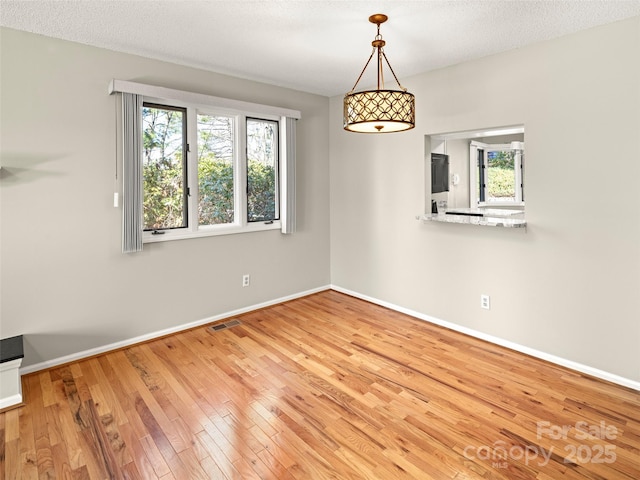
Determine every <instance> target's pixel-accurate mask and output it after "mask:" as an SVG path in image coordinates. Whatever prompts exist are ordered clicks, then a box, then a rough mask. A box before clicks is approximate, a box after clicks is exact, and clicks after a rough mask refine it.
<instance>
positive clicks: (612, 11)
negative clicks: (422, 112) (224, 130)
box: [0, 0, 640, 96]
mask: <svg viewBox="0 0 640 480" xmlns="http://www.w3.org/2000/svg"><path fill="white" fill-rule="evenodd" d="M373 13H385V14H387V15H388V16H389V21H388V22H387V23H386V24H384V25H383V26H382V36H383V37H384V39H385V40H386V42H387V45H386V48H385V51H386V53H387V56H388V58H389V60H390V61H391V65H392V66H393V68H394V70H395V71H396V73H397V74H398V76H399V77H400V79H402V78H405V77H407V76H410V75H413V74H416V73H421V72H425V71H428V70H433V69H436V68H440V67H444V66H447V65H454V64H457V63H460V62H464V61H467V60H471V59H475V58H479V57H483V56H487V55H491V54H494V53H498V52H501V51H506V50H511V49H515V48H519V47H522V46H525V45H528V44H531V43H535V42H539V41H543V40H546V39H550V38H555V37H559V36H562V35H566V34H569V33H572V32H575V31H578V30H583V29H586V28H590V27H593V26H596V25H601V24H605V23H611V22H614V21H617V20H621V19H624V18H628V17H633V16H637V15H640V0H620V1H618V0H607V1H590V0H570V1H565V0H532V1H528V0H509V1H505V0H501V1H489V0H423V1H400V0H392V1H390V0H386V1H375V0H370V1H347V0H345V1H335V0H333V1H327V0H321V1H318V0H270V1H247V0H230V1H228V0H208V1H192V0H154V1H144V0H135V1H125V0H118V1H111V0H89V1H63V0H58V1H41V0H27V1H11V0H0V25H2V26H5V27H9V28H14V29H18V30H25V31H29V32H34V33H39V34H42V35H46V36H50V37H55V38H61V39H65V40H71V41H74V42H80V43H84V44H88V45H94V46H98V47H103V48H107V49H111V50H116V51H121V52H127V53H133V54H137V55H142V56H145V57H151V58H156V59H161V60H166V61H170V62H174V63H179V64H183V65H189V66H193V67H198V68H202V69H206V70H211V71H216V72H220V73H227V74H230V75H234V76H238V77H243V78H248V79H253V80H258V81H262V82H267V83H271V84H276V85H281V86H285V87H290V88H294V89H297V90H303V91H307V92H312V93H318V94H322V95H330V96H331V95H337V94H344V93H345V92H347V91H348V90H350V89H351V87H352V86H353V83H354V82H355V80H356V78H357V76H358V74H359V73H360V70H361V69H362V67H363V66H364V63H365V61H366V60H367V58H368V56H369V54H370V53H371V40H373V38H374V36H375V26H374V25H373V24H371V23H369V22H368V20H367V19H368V17H369V15H371V14H373ZM370 70H371V78H369V77H365V79H364V80H363V81H362V83H361V84H360V86H368V85H370V84H372V83H374V78H373V69H370ZM368 72H369V70H368ZM390 79H391V77H390V76H389V75H388V76H387V82H388V81H389V80H390Z"/></svg>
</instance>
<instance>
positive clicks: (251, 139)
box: [247, 118, 280, 222]
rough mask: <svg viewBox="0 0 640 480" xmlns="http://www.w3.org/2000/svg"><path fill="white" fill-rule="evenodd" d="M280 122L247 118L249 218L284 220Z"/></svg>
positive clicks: (259, 220) (251, 219)
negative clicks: (280, 201) (280, 191)
mask: <svg viewBox="0 0 640 480" xmlns="http://www.w3.org/2000/svg"><path fill="white" fill-rule="evenodd" d="M278 183H279V182H278V122H274V121H269V120H260V119H257V118H248V119H247V219H248V221H249V222H264V221H266V222H270V221H273V220H278V219H279V218H280V207H279V205H278Z"/></svg>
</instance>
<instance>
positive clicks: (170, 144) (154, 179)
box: [142, 104, 187, 230]
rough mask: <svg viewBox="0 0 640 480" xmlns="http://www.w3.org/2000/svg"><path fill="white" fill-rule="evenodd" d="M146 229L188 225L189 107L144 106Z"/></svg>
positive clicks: (144, 202) (144, 207)
mask: <svg viewBox="0 0 640 480" xmlns="http://www.w3.org/2000/svg"><path fill="white" fill-rule="evenodd" d="M142 136H143V148H144V152H143V165H142V168H143V177H144V201H143V211H144V229H145V230H159V229H168V228H182V227H186V226H187V202H186V192H185V186H186V181H185V179H186V167H185V160H186V158H185V110H184V109H179V108H172V107H163V106H155V105H148V104H145V105H144V107H143V109H142Z"/></svg>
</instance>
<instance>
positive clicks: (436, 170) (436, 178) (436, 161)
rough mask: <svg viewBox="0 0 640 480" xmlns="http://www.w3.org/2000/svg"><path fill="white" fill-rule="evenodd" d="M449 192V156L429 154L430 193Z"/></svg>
mask: <svg viewBox="0 0 640 480" xmlns="http://www.w3.org/2000/svg"><path fill="white" fill-rule="evenodd" d="M448 191H449V155H445V154H444V153H432V154H431V193H441V192H448Z"/></svg>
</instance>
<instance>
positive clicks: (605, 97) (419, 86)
mask: <svg viewBox="0 0 640 480" xmlns="http://www.w3.org/2000/svg"><path fill="white" fill-rule="evenodd" d="M398 73H400V74H401V73H402V72H398ZM402 83H403V84H404V85H405V86H406V87H408V89H409V91H411V92H412V93H414V94H415V95H416V99H417V100H416V103H417V125H416V128H415V129H414V130H411V131H409V132H404V133H399V134H390V135H386V136H385V135H382V136H371V135H357V134H353V133H347V132H345V131H343V130H342V125H341V121H340V119H341V109H342V106H341V102H342V99H341V98H340V97H335V98H332V99H331V117H330V118H331V128H330V157H331V182H330V185H331V278H332V283H333V284H334V285H336V286H339V287H342V288H344V289H347V290H351V291H353V292H357V293H358V294H360V295H366V296H369V297H372V298H375V299H378V300H381V301H384V302H388V303H391V304H395V305H398V306H401V307H403V308H406V309H411V310H413V311H416V312H419V313H421V314H424V315H431V316H433V317H437V318H439V319H441V320H445V321H448V322H452V323H454V324H457V325H459V326H462V327H466V328H470V329H474V330H476V331H479V332H481V333H484V334H487V335H492V336H495V337H499V338H501V339H505V340H507V341H510V342H515V343H517V344H520V345H522V346H525V347H529V348H533V349H536V350H538V351H541V352H545V353H546V354H550V355H555V356H558V357H562V358H564V359H567V360H570V361H573V362H578V363H581V364H583V365H586V366H589V367H592V368H596V369H600V370H604V371H606V372H609V373H613V374H615V375H619V376H622V377H625V378H627V379H631V380H635V381H640V349H638V345H639V344H640V195H639V194H638V191H639V187H638V182H639V179H640V17H636V18H633V19H630V20H626V21H622V22H619V23H614V24H610V25H605V26H602V27H598V28H595V29H591V30H587V31H584V32H581V33H577V34H574V35H571V36H567V37H563V38H560V39H556V40H553V41H548V42H544V43H540V44H537V45H534V46H531V47H527V48H521V49H518V50H514V51H511V52H507V53H504V54H500V55H495V56H491V57H487V58H483V59H480V60H478V61H473V62H467V63H464V64H461V65H457V66H453V67H450V68H445V69H441V70H438V71H434V72H430V73H425V74H422V75H418V76H415V77H411V78H406V79H403V82H402ZM517 124H524V125H525V131H526V133H525V137H526V145H527V171H526V176H527V177H526V178H527V184H526V212H527V213H526V217H527V221H528V224H529V226H528V228H527V230H526V231H519V230H506V229H498V228H487V227H475V226H469V225H451V224H437V223H428V224H423V223H421V222H419V221H417V220H416V219H415V216H416V215H418V214H421V213H423V212H424V203H425V202H424V197H425V184H424V178H425V177H427V178H428V177H429V176H430V172H425V171H424V164H425V162H424V160H423V159H424V149H425V140H424V137H425V135H428V134H433V133H440V132H454V131H463V130H473V129H477V128H485V127H498V126H504V125H517ZM426 143H428V142H426ZM481 293H485V294H489V295H491V304H492V308H491V310H489V311H487V310H482V309H480V294H481Z"/></svg>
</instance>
